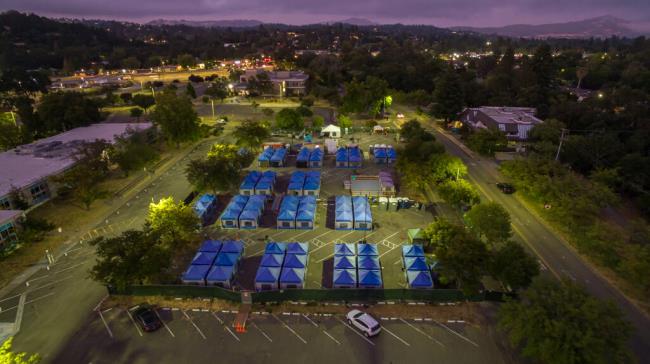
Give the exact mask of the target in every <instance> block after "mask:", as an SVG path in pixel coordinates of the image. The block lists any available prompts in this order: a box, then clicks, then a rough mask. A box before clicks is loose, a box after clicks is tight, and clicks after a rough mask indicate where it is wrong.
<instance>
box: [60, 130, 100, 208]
mask: <svg viewBox="0 0 650 364" xmlns="http://www.w3.org/2000/svg"><path fill="white" fill-rule="evenodd" d="M110 148H111V145H110V144H108V143H106V142H103V141H96V142H92V143H84V144H83V145H81V146H80V147H79V149H78V150H77V151H76V154H75V157H74V158H75V160H76V161H77V163H76V164H75V165H74V167H72V168H70V169H68V170H67V171H65V173H63V174H62V175H60V176H57V177H56V178H55V180H56V181H57V182H58V183H59V184H60V187H59V189H58V193H59V194H60V195H63V196H72V197H74V198H75V199H77V200H78V201H79V202H81V203H82V204H83V206H84V208H85V209H86V210H90V206H91V205H92V203H93V202H95V201H96V200H98V199H101V198H106V197H108V196H109V192H108V191H106V190H105V189H103V188H102V187H101V185H100V183H101V182H102V181H103V180H104V179H106V176H107V174H108V170H109V160H108V158H106V154H107V151H109V150H110Z"/></svg>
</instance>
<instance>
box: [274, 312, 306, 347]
mask: <svg viewBox="0 0 650 364" xmlns="http://www.w3.org/2000/svg"><path fill="white" fill-rule="evenodd" d="M271 316H273V317H275V319H276V320H278V322H279V323H281V324H282V325H283V326H284V327H285V328H287V330H289V331H291V332H292V333H293V334H294V335H296V337H297V338H298V339H300V341H302V342H303V343H304V344H307V341H306V340H305V339H303V338H302V336H300V335H298V333H297V332H296V331H295V330H294V329H292V328H291V327H289V325H287V324H285V323H284V321H282V320H280V319H279V318H278V317H277V316H276V315H271Z"/></svg>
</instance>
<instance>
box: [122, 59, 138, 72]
mask: <svg viewBox="0 0 650 364" xmlns="http://www.w3.org/2000/svg"><path fill="white" fill-rule="evenodd" d="M122 67H123V68H125V69H127V70H135V69H138V68H140V60H139V59H137V58H136V57H127V58H124V59H123V60H122Z"/></svg>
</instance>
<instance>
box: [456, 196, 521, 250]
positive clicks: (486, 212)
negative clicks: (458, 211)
mask: <svg viewBox="0 0 650 364" xmlns="http://www.w3.org/2000/svg"><path fill="white" fill-rule="evenodd" d="M465 220H466V221H467V225H468V226H469V228H470V230H471V231H473V232H474V233H475V234H476V235H477V236H478V237H479V238H481V239H482V238H484V239H485V240H486V241H487V242H488V243H490V244H493V245H496V244H499V243H503V242H505V241H507V240H508V239H510V237H511V236H512V229H511V227H510V214H509V213H508V211H506V209H504V208H503V206H501V205H500V204H498V203H496V202H483V203H480V204H478V205H474V206H473V207H472V209H471V210H469V212H467V213H466V214H465Z"/></svg>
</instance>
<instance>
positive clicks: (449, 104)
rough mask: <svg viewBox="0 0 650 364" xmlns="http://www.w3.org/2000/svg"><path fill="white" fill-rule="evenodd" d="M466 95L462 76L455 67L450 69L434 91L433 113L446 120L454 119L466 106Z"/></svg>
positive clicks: (439, 80) (437, 83)
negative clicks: (459, 75)
mask: <svg viewBox="0 0 650 364" xmlns="http://www.w3.org/2000/svg"><path fill="white" fill-rule="evenodd" d="M464 100H465V95H464V94H463V87H462V85H461V80H460V77H458V75H457V74H456V71H454V70H453V69H448V70H447V72H445V73H444V74H443V75H442V76H441V77H440V78H439V79H438V80H437V81H436V89H435V90H434V91H433V109H432V110H431V111H432V112H433V115H434V116H436V117H438V118H442V119H444V120H445V122H449V121H450V120H454V119H455V118H456V116H457V115H458V113H459V112H461V111H462V110H463V106H465V101H464Z"/></svg>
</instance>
